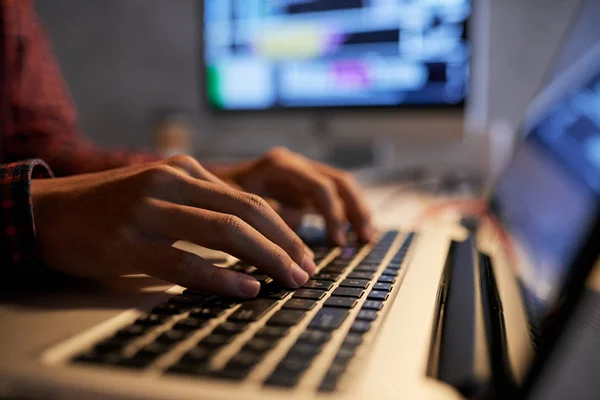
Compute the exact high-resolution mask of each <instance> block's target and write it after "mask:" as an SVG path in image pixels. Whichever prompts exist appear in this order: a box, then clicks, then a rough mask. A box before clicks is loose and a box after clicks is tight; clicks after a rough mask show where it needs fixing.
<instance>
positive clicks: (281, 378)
mask: <svg viewBox="0 0 600 400" xmlns="http://www.w3.org/2000/svg"><path fill="white" fill-rule="evenodd" d="M300 376H302V374H301V373H289V372H288V371H287V370H282V371H278V370H275V371H274V372H273V373H272V374H271V376H269V378H268V379H267V380H266V381H265V385H268V386H280V387H286V388H290V387H294V386H295V385H296V383H298V380H299V379H300Z"/></svg>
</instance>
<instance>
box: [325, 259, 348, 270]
mask: <svg viewBox="0 0 600 400" xmlns="http://www.w3.org/2000/svg"><path fill="white" fill-rule="evenodd" d="M349 264H350V261H346V260H340V259H339V258H336V259H334V260H333V261H332V262H330V263H329V265H330V266H332V267H341V268H347V267H348V265H349Z"/></svg>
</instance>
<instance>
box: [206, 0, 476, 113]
mask: <svg viewBox="0 0 600 400" xmlns="http://www.w3.org/2000/svg"><path fill="white" fill-rule="evenodd" d="M471 7H472V5H471V2H470V0H277V1H273V0H205V1H204V9H203V19H204V51H203V54H204V68H205V71H204V72H205V85H204V93H205V98H206V100H207V103H208V105H209V106H210V107H211V108H213V109H218V110H268V109H296V108H339V107H343V108H345V107H369V108H371V107H432V106H433V107H462V106H463V105H464V101H465V97H466V93H467V90H468V81H469V60H470V51H471V48H470V46H469V41H468V35H467V21H468V18H469V16H470V14H471Z"/></svg>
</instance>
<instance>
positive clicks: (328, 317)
mask: <svg viewBox="0 0 600 400" xmlns="http://www.w3.org/2000/svg"><path fill="white" fill-rule="evenodd" d="M346 316H348V310H346V309H343V308H337V307H323V308H322V309H321V310H319V312H318V313H317V314H316V315H315V316H314V318H313V319H312V321H311V322H310V324H309V325H308V327H309V328H310V329H318V330H323V331H329V332H330V331H333V330H334V329H337V328H339V327H340V325H341V324H342V322H344V319H346Z"/></svg>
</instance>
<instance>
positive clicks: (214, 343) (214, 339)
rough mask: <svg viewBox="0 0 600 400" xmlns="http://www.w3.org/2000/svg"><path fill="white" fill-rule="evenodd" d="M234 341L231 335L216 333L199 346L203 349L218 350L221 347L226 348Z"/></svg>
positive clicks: (207, 337) (202, 341)
mask: <svg viewBox="0 0 600 400" xmlns="http://www.w3.org/2000/svg"><path fill="white" fill-rule="evenodd" d="M232 339H233V336H229V335H219V334H216V333H211V334H210V335H208V336H206V337H205V338H204V339H202V340H201V341H200V342H199V343H198V345H199V346H202V347H206V348H208V349H217V348H219V347H222V346H225V345H226V344H227V343H229V342H230V341H231V340H232Z"/></svg>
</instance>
